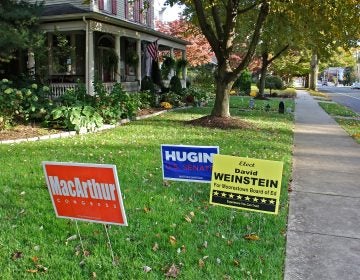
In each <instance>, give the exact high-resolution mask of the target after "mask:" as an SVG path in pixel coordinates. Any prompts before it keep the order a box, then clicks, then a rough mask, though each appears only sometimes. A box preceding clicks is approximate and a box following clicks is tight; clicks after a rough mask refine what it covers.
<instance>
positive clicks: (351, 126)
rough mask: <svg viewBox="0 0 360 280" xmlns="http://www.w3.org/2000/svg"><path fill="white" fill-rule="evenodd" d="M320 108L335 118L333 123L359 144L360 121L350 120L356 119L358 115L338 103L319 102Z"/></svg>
mask: <svg viewBox="0 0 360 280" xmlns="http://www.w3.org/2000/svg"><path fill="white" fill-rule="evenodd" d="M319 105H320V106H321V108H323V109H324V110H325V112H326V113H328V114H329V115H330V116H333V117H335V121H336V122H337V123H338V124H339V125H340V126H341V127H342V128H343V129H344V130H345V131H346V132H347V133H349V135H350V136H351V137H352V138H354V139H355V141H356V142H357V143H360V120H358V119H351V118H358V117H359V114H357V113H356V112H353V111H352V110H351V109H349V108H348V107H346V106H343V105H340V104H338V103H326V102H319ZM337 117H349V118H350V119H344V118H337Z"/></svg>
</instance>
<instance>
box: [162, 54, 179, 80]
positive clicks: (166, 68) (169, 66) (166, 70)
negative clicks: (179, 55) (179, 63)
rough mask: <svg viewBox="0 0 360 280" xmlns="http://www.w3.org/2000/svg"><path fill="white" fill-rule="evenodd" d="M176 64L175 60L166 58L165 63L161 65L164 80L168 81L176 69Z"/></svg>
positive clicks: (169, 57)
mask: <svg viewBox="0 0 360 280" xmlns="http://www.w3.org/2000/svg"><path fill="white" fill-rule="evenodd" d="M175 63H176V62H175V60H174V59H173V58H172V57H171V56H165V57H164V61H163V63H162V65H161V74H162V76H163V79H164V80H167V79H168V76H169V74H170V72H171V70H173V69H174V68H175Z"/></svg>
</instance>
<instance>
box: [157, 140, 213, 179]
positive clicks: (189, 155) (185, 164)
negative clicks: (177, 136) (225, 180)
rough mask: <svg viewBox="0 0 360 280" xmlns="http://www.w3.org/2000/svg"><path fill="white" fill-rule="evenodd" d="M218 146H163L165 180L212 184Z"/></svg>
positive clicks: (162, 157) (162, 156)
mask: <svg viewBox="0 0 360 280" xmlns="http://www.w3.org/2000/svg"><path fill="white" fill-rule="evenodd" d="M218 153H219V147H216V146H187V145H161V159H162V168H163V178H164V180H175V181H190V182H204V183H208V182H211V172H212V165H213V155H214V154H218Z"/></svg>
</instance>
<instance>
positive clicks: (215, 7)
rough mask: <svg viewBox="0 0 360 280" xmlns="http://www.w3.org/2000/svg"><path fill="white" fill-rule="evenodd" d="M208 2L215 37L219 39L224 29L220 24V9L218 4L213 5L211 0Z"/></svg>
mask: <svg viewBox="0 0 360 280" xmlns="http://www.w3.org/2000/svg"><path fill="white" fill-rule="evenodd" d="M210 4H211V13H212V16H213V18H214V23H215V28H216V33H217V37H218V39H220V38H221V37H222V36H223V34H224V30H223V28H222V25H221V19H220V11H219V8H218V5H215V4H214V1H213V0H211V1H210Z"/></svg>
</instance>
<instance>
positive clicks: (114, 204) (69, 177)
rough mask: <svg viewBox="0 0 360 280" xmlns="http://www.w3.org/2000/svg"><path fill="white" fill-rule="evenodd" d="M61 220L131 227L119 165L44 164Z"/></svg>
mask: <svg viewBox="0 0 360 280" xmlns="http://www.w3.org/2000/svg"><path fill="white" fill-rule="evenodd" d="M43 168H44V173H45V179H46V183H47V186H48V189H49V193H50V197H51V200H52V203H53V206H54V209H55V213H56V216H57V217H60V218H70V219H77V220H84V221H91V222H96V223H105V224H116V225H123V226H127V220H126V215H125V209H124V206H123V203H122V198H121V191H120V186H119V181H118V177H117V173H116V167H115V165H109V164H83V163H64V162H43Z"/></svg>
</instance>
